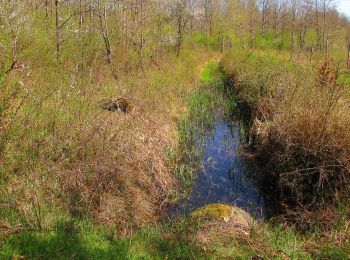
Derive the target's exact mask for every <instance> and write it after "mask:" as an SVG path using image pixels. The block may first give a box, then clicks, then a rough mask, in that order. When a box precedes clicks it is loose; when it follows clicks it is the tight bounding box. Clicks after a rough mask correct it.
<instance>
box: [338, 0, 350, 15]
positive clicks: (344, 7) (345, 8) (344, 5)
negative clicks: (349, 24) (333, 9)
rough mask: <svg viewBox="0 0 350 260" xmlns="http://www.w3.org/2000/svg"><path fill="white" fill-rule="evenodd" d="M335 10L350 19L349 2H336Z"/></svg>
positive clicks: (346, 0)
mask: <svg viewBox="0 0 350 260" xmlns="http://www.w3.org/2000/svg"><path fill="white" fill-rule="evenodd" d="M337 2H338V4H337V8H338V10H339V12H341V13H344V14H346V15H347V16H348V17H350V0H338V1H337Z"/></svg>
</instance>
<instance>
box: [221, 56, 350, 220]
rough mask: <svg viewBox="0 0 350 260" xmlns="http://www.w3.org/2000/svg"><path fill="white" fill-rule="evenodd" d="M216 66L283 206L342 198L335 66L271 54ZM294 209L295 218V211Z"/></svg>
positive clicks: (342, 138)
mask: <svg viewBox="0 0 350 260" xmlns="http://www.w3.org/2000/svg"><path fill="white" fill-rule="evenodd" d="M223 66H224V68H225V70H226V72H227V74H228V75H229V77H230V78H231V80H233V88H234V90H235V92H236V93H237V97H238V100H239V105H240V106H241V108H242V109H243V110H246V111H250V113H248V117H247V118H248V120H249V121H250V126H251V133H252V134H253V135H254V136H255V143H254V144H253V145H255V146H256V147H257V149H258V151H259V153H260V155H261V156H262V158H263V159H264V160H265V161H264V162H265V166H268V167H270V171H272V175H273V174H275V176H277V178H278V182H279V183H278V184H279V191H280V194H279V196H280V198H281V200H282V201H283V202H285V203H286V205H288V208H290V206H291V205H293V207H292V208H291V211H295V210H296V209H297V208H298V207H300V208H304V209H306V210H311V211H312V208H314V207H319V204H320V203H321V204H322V203H325V202H329V201H332V202H336V201H338V200H339V198H341V197H342V196H345V197H347V194H349V193H348V191H349V187H350V184H349V182H348V179H349V176H350V175H349V174H350V161H349V158H350V107H349V101H350V92H349V86H348V85H346V84H344V82H341V81H340V80H339V79H338V76H339V74H340V73H343V72H340V71H339V67H338V64H337V63H335V62H332V61H330V60H326V61H325V62H324V63H323V64H322V66H321V67H320V68H319V69H316V70H315V69H314V68H313V67H305V66H304V65H300V64H296V63H291V62H288V61H286V60H285V59H283V58H281V57H280V56H278V55H274V54H273V53H272V54H271V53H270V54H265V55H264V54H262V53H249V54H237V53H235V54H232V55H228V57H226V58H225V59H224V61H223ZM297 212H298V214H293V215H294V217H297V219H298V218H300V217H301V216H302V215H303V214H299V213H301V211H300V210H298V211H297ZM305 216H307V214H305ZM299 220H300V219H299ZM302 221H303V220H302ZM309 221H310V220H306V222H309ZM327 222H328V223H329V221H328V220H325V221H324V223H325V224H327Z"/></svg>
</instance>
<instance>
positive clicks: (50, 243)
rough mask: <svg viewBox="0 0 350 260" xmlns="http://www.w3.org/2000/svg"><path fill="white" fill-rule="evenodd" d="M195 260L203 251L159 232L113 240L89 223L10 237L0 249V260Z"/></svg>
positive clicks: (62, 224)
mask: <svg viewBox="0 0 350 260" xmlns="http://www.w3.org/2000/svg"><path fill="white" fill-rule="evenodd" d="M13 256H24V257H26V258H27V259H166V258H168V259H194V258H196V259H197V258H203V257H204V255H203V254H202V253H201V251H200V250H199V249H198V248H196V247H194V246H192V245H189V244H187V243H186V242H183V241H170V240H166V239H163V238H162V237H161V235H160V232H159V231H157V230H147V231H141V232H139V233H137V234H135V235H134V236H133V238H132V239H130V238H123V239H120V240H116V239H113V238H112V236H111V235H108V233H107V232H106V231H105V230H102V229H98V228H96V227H94V226H93V225H92V224H91V223H88V222H79V223H77V222H63V223H60V224H58V225H57V227H56V229H55V230H53V231H49V232H24V233H21V234H17V235H11V236H10V237H8V239H7V240H6V241H4V243H3V246H2V248H1V249H0V259H11V258H12V257H13Z"/></svg>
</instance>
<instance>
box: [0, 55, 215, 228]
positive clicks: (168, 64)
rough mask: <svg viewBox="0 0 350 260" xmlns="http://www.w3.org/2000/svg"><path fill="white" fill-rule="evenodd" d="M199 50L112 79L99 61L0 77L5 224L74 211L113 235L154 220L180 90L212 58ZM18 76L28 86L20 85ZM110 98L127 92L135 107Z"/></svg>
mask: <svg viewBox="0 0 350 260" xmlns="http://www.w3.org/2000/svg"><path fill="white" fill-rule="evenodd" d="M202 53H203V55H201V56H198V55H197V56H194V55H193V52H188V53H186V54H184V58H182V59H180V60H178V59H175V58H173V57H171V56H170V57H169V58H168V60H167V61H164V62H163V64H162V65H161V66H162V69H161V70H159V68H149V70H148V71H147V73H144V72H139V73H134V74H133V75H130V74H129V75H125V76H124V77H121V78H120V79H119V81H117V82H115V81H113V80H111V75H109V74H108V73H109V70H108V69H106V68H104V66H103V65H97V64H96V65H94V66H93V71H92V72H91V71H90V72H89V75H87V74H79V73H77V72H76V70H75V66H73V64H65V70H64V71H58V70H56V69H53V70H52V71H48V72H47V73H46V74H45V75H43V77H39V75H42V74H41V68H33V69H31V70H30V74H29V76H27V75H28V73H27V74H25V73H22V72H15V73H12V74H11V75H8V76H5V77H4V78H3V80H4V86H6V88H7V89H8V93H9V95H8V98H7V99H6V105H7V107H6V116H5V117H4V118H3V119H2V121H1V124H2V126H3V127H2V136H1V138H2V139H1V141H2V145H3V146H2V150H1V151H3V153H2V157H1V162H2V165H1V166H2V168H1V169H2V171H4V172H5V173H6V176H4V178H3V181H2V183H1V186H0V194H1V200H0V205H1V208H2V212H1V214H0V218H1V219H3V220H4V221H5V220H6V222H7V223H9V225H10V226H9V228H11V226H15V225H16V223H21V224H23V225H24V226H28V227H31V228H40V229H48V228H50V227H51V225H52V224H53V223H54V222H55V219H56V218H57V217H58V216H59V215H62V214H63V215H65V214H73V215H75V216H78V217H83V218H85V217H89V218H92V219H93V220H94V221H95V222H96V223H104V224H107V225H113V226H115V228H116V229H117V230H118V231H119V233H126V232H128V231H129V230H131V229H132V228H134V227H141V226H144V225H147V224H150V223H155V222H156V221H158V218H159V215H160V213H161V211H162V208H163V207H164V206H165V204H166V202H167V199H168V197H169V196H171V195H174V194H175V192H176V190H177V188H176V187H177V182H176V179H175V178H176V176H174V167H175V163H176V160H175V161H174V159H172V158H170V157H171V156H170V157H169V153H172V154H174V155H176V153H177V149H178V148H177V146H178V134H177V126H178V125H177V124H178V121H179V120H180V117H181V116H182V115H183V113H185V112H186V109H185V98H186V96H187V95H188V93H189V92H190V91H191V90H192V89H193V87H194V86H195V82H196V81H197V80H198V75H197V70H198V68H199V67H200V66H201V64H202V63H205V61H206V60H207V59H209V58H210V56H211V53H210V52H202ZM67 72H69V74H68V75H67V74H66V73H67ZM55 79H56V81H55ZM57 79H59V81H57ZM19 80H21V81H24V84H25V86H24V87H23V88H21V87H20V88H19V90H18V93H16V91H17V90H16V89H15V87H16V83H14V82H16V81H19ZM6 88H5V89H6ZM26 92H27V93H28V94H26ZM115 96H125V97H127V98H128V99H129V100H130V102H131V103H132V105H133V106H134V109H133V111H132V112H131V113H129V114H123V113H119V112H118V113H111V112H108V111H104V110H101V108H100V107H99V103H100V102H101V100H103V99H105V98H113V97H115ZM3 101H4V102H5V100H3ZM11 122H13V123H11Z"/></svg>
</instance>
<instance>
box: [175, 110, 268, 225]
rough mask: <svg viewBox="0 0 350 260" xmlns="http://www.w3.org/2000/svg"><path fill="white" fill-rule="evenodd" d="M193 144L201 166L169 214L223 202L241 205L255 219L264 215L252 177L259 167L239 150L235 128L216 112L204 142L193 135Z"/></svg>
mask: <svg viewBox="0 0 350 260" xmlns="http://www.w3.org/2000/svg"><path fill="white" fill-rule="evenodd" d="M196 145H197V146H199V147H201V148H202V151H203V153H202V158H201V161H202V168H201V169H200V170H199V172H198V173H197V174H196V176H195V177H194V180H193V184H192V192H191V194H190V196H189V198H188V199H186V200H184V201H183V202H182V203H181V204H179V205H176V206H173V207H172V208H171V209H170V211H171V212H172V214H176V213H179V212H188V211H192V210H193V209H195V208H198V207H201V206H203V205H206V204H210V203H225V204H231V205H235V206H237V207H240V208H243V209H245V210H247V211H248V212H249V213H251V214H252V215H253V216H255V217H256V218H261V217H265V213H264V206H265V200H264V197H263V195H262V194H261V192H260V189H259V187H258V185H257V183H256V182H255V180H254V175H256V174H257V173H258V171H259V169H258V167H257V165H256V163H255V161H254V159H252V158H249V157H248V156H243V155H242V153H241V152H240V148H239V146H240V131H239V127H238V126H237V125H232V124H230V123H229V121H226V120H225V119H224V118H223V116H221V115H218V116H217V118H216V120H215V125H214V127H213V129H212V130H211V131H210V133H209V134H207V135H206V136H205V137H204V142H203V136H197V141H196ZM172 214H171V215H172Z"/></svg>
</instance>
